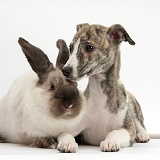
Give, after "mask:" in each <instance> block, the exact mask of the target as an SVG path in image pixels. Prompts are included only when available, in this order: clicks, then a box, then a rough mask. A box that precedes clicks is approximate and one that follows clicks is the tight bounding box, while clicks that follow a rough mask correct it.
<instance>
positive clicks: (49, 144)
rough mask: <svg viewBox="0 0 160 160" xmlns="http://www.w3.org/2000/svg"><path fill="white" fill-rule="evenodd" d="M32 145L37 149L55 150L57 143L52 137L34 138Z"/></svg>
mask: <svg viewBox="0 0 160 160" xmlns="http://www.w3.org/2000/svg"><path fill="white" fill-rule="evenodd" d="M34 145H35V146H36V147H39V148H53V149H55V148H57V142H56V140H55V138H53V137H41V138H36V139H35V141H34Z"/></svg>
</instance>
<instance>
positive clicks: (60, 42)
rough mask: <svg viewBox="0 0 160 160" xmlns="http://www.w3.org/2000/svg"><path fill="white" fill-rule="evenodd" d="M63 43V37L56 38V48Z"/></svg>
mask: <svg viewBox="0 0 160 160" xmlns="http://www.w3.org/2000/svg"><path fill="white" fill-rule="evenodd" d="M64 44H65V41H64V40H63V39H58V41H57V42H56V46H57V48H60V47H61V46H62V45H64Z"/></svg>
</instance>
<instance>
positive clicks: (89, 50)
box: [86, 45, 94, 52]
mask: <svg viewBox="0 0 160 160" xmlns="http://www.w3.org/2000/svg"><path fill="white" fill-rule="evenodd" d="M93 49H94V47H93V46H91V45H87V46H86V51H87V52H92V51H93Z"/></svg>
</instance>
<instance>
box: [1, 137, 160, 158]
mask: <svg viewBox="0 0 160 160" xmlns="http://www.w3.org/2000/svg"><path fill="white" fill-rule="evenodd" d="M27 159H29V160H43V159H45V160H83V159H88V160H128V159H129V160H160V140H157V139H156V140H150V141H149V143H147V144H146V143H135V144H134V146H132V147H128V148H122V149H121V150H120V151H119V152H110V153H109V152H101V151H100V148H99V146H79V148H78V151H77V152H76V153H60V152H58V151H57V150H56V149H41V148H32V147H29V146H24V145H19V144H9V143H0V160H27Z"/></svg>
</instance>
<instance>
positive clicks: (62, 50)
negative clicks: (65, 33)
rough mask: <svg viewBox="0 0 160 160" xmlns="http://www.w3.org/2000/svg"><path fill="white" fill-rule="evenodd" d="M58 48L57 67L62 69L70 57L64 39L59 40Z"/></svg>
mask: <svg viewBox="0 0 160 160" xmlns="http://www.w3.org/2000/svg"><path fill="white" fill-rule="evenodd" d="M57 48H58V49H59V53H58V57H57V61H56V68H58V69H60V70H62V68H63V66H64V65H65V64H66V62H67V61H68V59H69V50H68V47H67V45H66V42H65V41H64V40H62V39H59V40H58V41H57Z"/></svg>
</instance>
